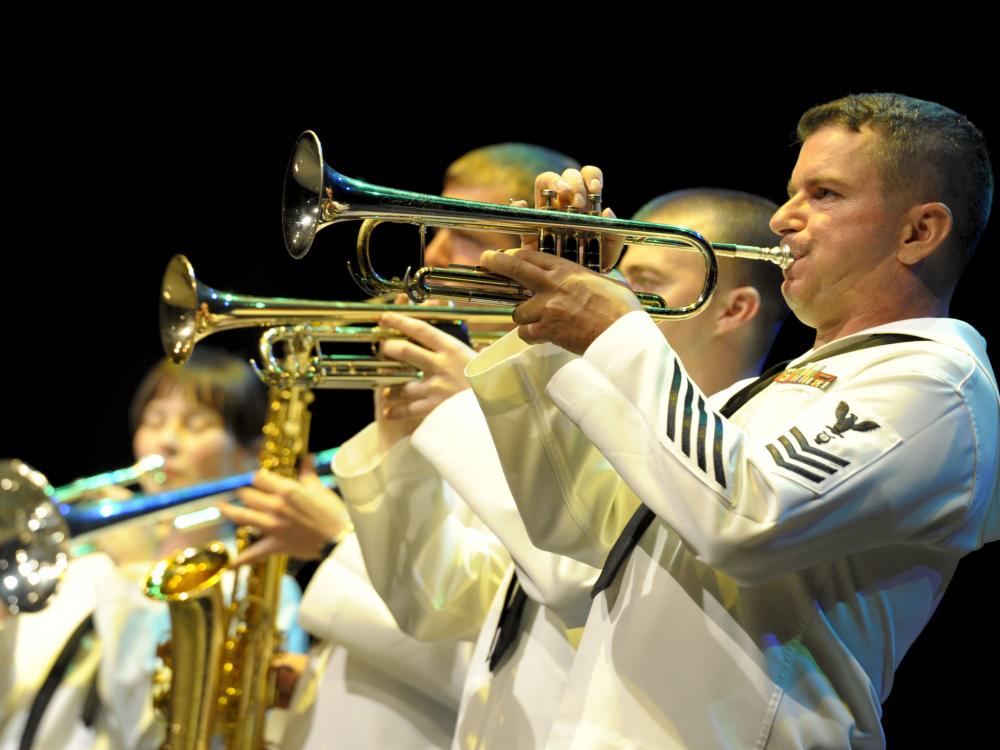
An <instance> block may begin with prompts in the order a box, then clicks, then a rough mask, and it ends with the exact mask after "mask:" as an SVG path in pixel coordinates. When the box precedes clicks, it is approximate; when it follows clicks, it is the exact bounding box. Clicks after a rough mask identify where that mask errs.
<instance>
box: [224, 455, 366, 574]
mask: <svg viewBox="0 0 1000 750" xmlns="http://www.w3.org/2000/svg"><path fill="white" fill-rule="evenodd" d="M237 495H238V496H239V498H240V500H241V501H242V502H243V506H244V507H239V506H236V505H232V504H230V503H223V504H221V505H220V506H219V509H220V510H221V511H222V514H223V515H224V516H225V517H226V518H228V519H229V520H230V521H232V522H233V523H236V524H238V525H247V526H255V527H257V528H258V529H259V530H260V532H261V534H262V538H261V539H260V540H259V541H257V542H255V543H254V544H252V545H250V546H249V547H248V548H247V549H245V550H244V551H243V552H242V553H241V554H240V556H239V557H238V558H237V559H236V561H235V563H234V564H236V565H243V564H245V563H249V562H253V561H254V560H257V559H259V558H261V557H264V556H265V555H271V554H276V553H280V554H285V555H290V556H291V557H296V558H298V559H300V560H316V559H319V555H320V551H321V550H322V549H323V546H324V545H325V544H326V543H327V542H329V541H330V540H331V539H334V538H335V537H337V536H339V535H340V534H342V533H343V532H344V531H345V529H348V528H350V525H351V520H350V516H349V515H348V512H347V508H346V506H345V505H344V501H343V500H341V498H340V496H339V495H338V494H337V493H336V492H334V491H333V490H331V489H328V488H327V487H326V486H324V484H323V483H322V482H321V481H320V478H319V477H318V476H316V473H315V472H314V471H312V467H311V465H310V466H308V467H307V468H304V469H303V471H302V473H301V474H300V476H299V480H295V479H288V478H287V477H281V476H278V475H277V474H275V473H273V472H270V471H267V470H266V469H261V470H259V471H257V472H256V473H255V474H254V479H253V487H246V488H244V489H242V490H240V491H239V492H238V493H237Z"/></svg>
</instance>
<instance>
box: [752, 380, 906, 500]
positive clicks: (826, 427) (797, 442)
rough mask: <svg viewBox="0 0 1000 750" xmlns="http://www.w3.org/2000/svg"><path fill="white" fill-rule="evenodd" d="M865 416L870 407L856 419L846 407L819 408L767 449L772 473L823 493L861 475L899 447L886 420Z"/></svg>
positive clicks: (826, 403) (827, 405) (825, 403)
mask: <svg viewBox="0 0 1000 750" xmlns="http://www.w3.org/2000/svg"><path fill="white" fill-rule="evenodd" d="M831 404H835V405H834V406H833V422H832V423H831V421H830V416H831V415H830V407H831ZM866 412H870V409H869V408H868V407H866V408H865V409H863V411H862V413H864V414H865V416H864V417H863V418H862V417H860V416H858V415H857V414H856V413H854V412H853V411H851V406H850V404H848V403H847V402H846V401H833V399H830V400H824V401H823V403H822V404H817V405H816V408H814V409H810V410H809V411H808V412H806V413H804V414H802V415H800V416H799V418H798V419H796V422H797V424H796V426H794V427H791V428H790V429H788V430H787V431H786V432H784V433H782V434H780V435H778V436H776V438H775V439H774V440H773V442H771V443H768V444H767V445H765V446H764V447H765V449H766V450H767V453H768V454H770V458H771V462H773V463H772V466H773V467H774V468H773V471H776V472H777V473H779V474H782V475H784V476H785V477H787V478H789V479H792V480H794V481H795V482H798V483H799V484H803V485H805V486H806V487H808V488H810V489H812V490H813V491H815V492H820V491H823V490H825V489H826V488H829V487H831V486H833V485H835V484H839V483H840V482H842V481H844V480H845V479H847V478H848V477H849V476H851V475H853V474H854V473H855V472H857V471H859V470H861V469H863V468H864V467H865V466H867V465H868V464H870V463H871V462H872V461H874V460H876V459H877V458H878V457H879V456H882V455H884V454H885V453H887V452H888V451H890V450H892V448H893V447H895V446H896V445H897V444H898V443H900V442H901V439H900V437H899V435H897V434H896V431H895V430H893V429H892V427H891V426H889V424H888V423H887V422H886V421H885V420H884V419H883V418H882V417H880V416H878V415H875V414H871V413H866ZM811 435H814V436H815V437H812V438H810V437H809V436H811Z"/></svg>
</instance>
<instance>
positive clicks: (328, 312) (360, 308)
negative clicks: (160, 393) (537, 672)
mask: <svg viewBox="0 0 1000 750" xmlns="http://www.w3.org/2000/svg"><path fill="white" fill-rule="evenodd" d="M384 312H398V313H403V314H404V315H409V316H412V317H414V318H420V319H421V320H428V321H432V320H443V321H454V320H466V319H475V320H476V321H478V322H481V323H484V324H486V325H501V324H508V325H509V324H510V315H511V310H510V308H506V307H444V306H441V307H430V306H428V307H413V306H410V305H390V304H368V303H365V302H326V301H322V300H302V299H287V298H284V297H252V296H249V295H243V294H232V293H230V292H221V291H218V290H216V289H213V288H212V287H210V286H207V285H205V284H203V283H201V282H200V281H198V279H197V278H195V275H194V269H193V268H192V267H191V263H190V262H188V259H187V258H185V257H184V256H183V255H175V256H174V257H173V258H172V259H171V260H170V262H169V263H168V264H167V270H166V272H165V273H164V275H163V285H162V287H161V291H160V338H161V340H162V342H163V350H164V352H166V355H167V356H168V357H169V358H170V359H172V360H173V361H174V362H176V363H178V364H181V363H183V362H185V361H186V360H187V358H188V357H189V356H190V355H191V351H192V349H193V348H194V345H195V343H197V342H198V341H201V340H202V339H203V338H205V337H206V336H210V335H212V334H213V333H218V332H219V331H227V330H235V329H237V328H254V327H259V328H274V327H278V326H286V325H306V326H332V327H337V326H341V327H342V326H350V325H356V324H359V323H370V322H372V321H376V320H378V317H379V316H380V315H381V314H382V313H384Z"/></svg>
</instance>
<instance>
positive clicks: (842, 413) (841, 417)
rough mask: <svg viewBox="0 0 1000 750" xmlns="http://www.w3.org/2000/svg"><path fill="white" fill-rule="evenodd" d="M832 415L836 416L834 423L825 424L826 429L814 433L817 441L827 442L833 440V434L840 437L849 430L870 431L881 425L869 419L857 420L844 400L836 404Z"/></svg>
mask: <svg viewBox="0 0 1000 750" xmlns="http://www.w3.org/2000/svg"><path fill="white" fill-rule="evenodd" d="M834 416H835V417H836V418H837V422H836V424H833V425H827V427H826V430H823V431H822V432H820V433H818V434H817V435H816V442H817V443H820V444H823V443H829V442H830V441H831V440H833V438H834V436H836V437H839V438H842V437H844V433H845V432H850V431H851V430H854V431H855V432H871V431H872V430H877V429H878V428H879V427H880V426H881V425H879V423H878V422H873V421H872V420H870V419H866V420H865V421H863V422H859V421H858V416H857V415H856V414H853V413H851V407H850V406H848V405H847V402H846V401H841V402H840V403H839V404H837V409H836V412H835V414H834Z"/></svg>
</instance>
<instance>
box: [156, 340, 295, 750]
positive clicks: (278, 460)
mask: <svg viewBox="0 0 1000 750" xmlns="http://www.w3.org/2000/svg"><path fill="white" fill-rule="evenodd" d="M292 356H295V355H294V354H293V355H292ZM312 400H313V394H312V392H311V391H310V390H309V389H308V388H307V387H304V386H301V385H282V384H278V385H272V386H271V388H270V392H269V401H270V408H269V411H268V418H267V422H266V423H265V425H264V446H263V448H262V449H261V455H260V465H261V466H262V467H263V468H266V469H269V470H271V471H273V472H275V473H277V474H280V475H282V476H286V477H295V476H296V475H297V471H298V461H299V459H300V457H301V456H302V455H303V454H304V453H305V451H306V448H307V445H308V442H309V440H308V438H309V418H310V414H309V404H310V403H311V402H312ZM252 541H253V530H252V529H251V528H250V527H240V528H239V529H237V531H236V547H237V550H240V551H242V550H243V549H245V548H246V547H247V546H248V545H249V544H250V543H251V542H252ZM287 563H288V558H287V556H285V555H270V556H268V557H267V558H265V559H264V560H262V561H260V562H257V563H254V564H252V565H246V566H243V567H242V568H241V569H240V570H239V571H238V572H237V580H236V582H235V583H234V586H233V601H232V603H230V604H229V605H228V606H226V605H224V604H223V601H222V593H221V586H220V580H221V577H222V572H223V571H224V570H225V568H226V567H227V566H228V564H229V555H228V553H227V551H226V549H225V546H224V545H223V544H221V543H219V542H214V543H212V544H210V545H208V547H206V548H202V549H186V550H183V551H181V552H179V553H177V554H176V555H174V556H173V557H171V558H168V559H166V560H162V561H161V562H159V563H158V564H157V565H156V567H155V568H154V569H153V572H152V573H150V575H149V578H148V580H147V583H146V594H147V595H148V596H150V597H152V598H154V599H158V600H161V601H166V602H167V603H168V605H169V609H170V623H171V629H172V636H171V643H170V644H165V646H166V647H164V646H161V648H160V654H161V656H162V657H163V658H164V662H165V664H166V665H167V669H166V670H164V673H163V674H161V675H160V676H158V677H157V683H158V684H157V685H156V686H155V687H154V701H155V703H156V705H157V707H158V708H159V709H160V710H162V711H163V712H164V713H165V714H166V717H167V738H166V740H165V743H164V745H163V747H164V748H165V749H169V750H207V748H209V747H224V748H227V749H233V750H259V748H262V747H264V736H263V735H264V715H265V712H266V710H267V709H268V708H269V707H270V706H271V705H272V703H273V698H274V684H273V682H272V680H271V678H270V675H269V666H270V663H271V659H272V656H273V654H274V651H275V649H276V647H277V645H278V643H279V642H280V634H279V633H278V632H277V626H276V618H277V614H278V604H279V602H280V599H281V578H282V576H283V575H284V574H285V569H286V567H287ZM166 672H169V674H166ZM167 683H169V686H168V684H167Z"/></svg>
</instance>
